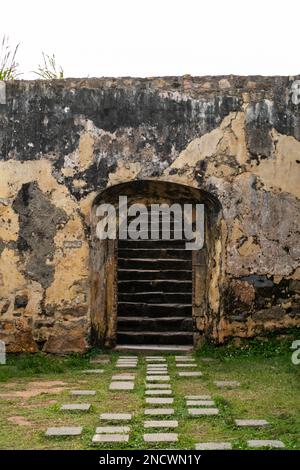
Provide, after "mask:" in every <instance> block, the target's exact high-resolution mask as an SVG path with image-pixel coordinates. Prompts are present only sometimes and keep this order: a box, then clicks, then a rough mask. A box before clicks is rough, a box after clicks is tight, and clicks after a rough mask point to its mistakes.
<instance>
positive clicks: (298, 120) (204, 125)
mask: <svg viewBox="0 0 300 470" xmlns="http://www.w3.org/2000/svg"><path fill="white" fill-rule="evenodd" d="M122 191H123V192H124V191H125V194H128V196H129V197H130V198H131V200H133V201H135V200H137V201H139V200H143V199H146V200H149V198H150V199H151V200H153V201H155V200H156V201H160V200H162V201H165V200H172V201H176V200H178V202H182V201H184V200H185V199H190V198H193V199H194V200H199V201H202V202H203V203H204V204H205V206H206V214H207V233H208V235H207V239H206V244H205V246H204V248H203V250H202V251H200V252H199V253H193V267H192V278H193V288H192V317H193V341H194V344H195V345H197V344H199V343H201V341H202V340H203V339H204V338H206V339H208V340H211V341H213V342H215V343H222V342H224V341H227V340H229V339H230V338H248V337H254V336H263V335H264V334H266V332H269V331H273V330H274V331H282V330H283V329H285V328H288V327H294V326H298V327H299V325H300V302H299V299H300V243H299V238H300V217H299V212H300V200H299V199H300V78H299V77H236V76H227V77H190V76H184V77H169V78H150V79H132V78H119V79H112V78H106V79H83V80H79V79H78V80H77V79H76V80H74V79H68V80H56V81H40V80H39V81H15V82H8V83H6V85H5V84H4V83H3V82H2V83H0V339H2V340H4V341H5V342H6V345H7V349H8V350H9V351H12V352H20V351H30V352H34V351H38V350H39V349H42V350H43V351H46V352H54V353H65V352H73V351H77V352H78V351H79V352H81V351H84V350H85V349H86V348H88V347H89V346H90V345H91V344H100V345H101V344H102V345H103V344H105V345H107V346H109V347H112V346H114V345H115V343H116V341H117V335H118V313H117V299H118V292H117V290H118V279H117V267H116V266H117V248H116V245H115V244H111V243H109V242H99V241H96V239H95V233H94V232H95V224H94V215H95V211H94V208H95V204H97V202H98V201H101V200H116V198H117V196H118V194H121V193H122ZM123 295H124V296H125V298H126V292H125V293H124V292H123ZM166 328H167V323H166Z"/></svg>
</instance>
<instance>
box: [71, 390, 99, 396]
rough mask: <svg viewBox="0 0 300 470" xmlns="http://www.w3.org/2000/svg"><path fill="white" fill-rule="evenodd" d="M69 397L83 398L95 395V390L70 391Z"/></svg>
mask: <svg viewBox="0 0 300 470" xmlns="http://www.w3.org/2000/svg"><path fill="white" fill-rule="evenodd" d="M70 395H75V396H81V395H82V396H84V395H96V391H95V390H71V391H70Z"/></svg>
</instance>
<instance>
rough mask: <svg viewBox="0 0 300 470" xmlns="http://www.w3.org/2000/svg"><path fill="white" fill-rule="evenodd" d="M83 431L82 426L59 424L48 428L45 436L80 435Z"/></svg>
mask: <svg viewBox="0 0 300 470" xmlns="http://www.w3.org/2000/svg"><path fill="white" fill-rule="evenodd" d="M81 433H82V427H81V426H73V427H72V426H59V427H55V428H48V429H47V431H46V433H45V436H80V434H81Z"/></svg>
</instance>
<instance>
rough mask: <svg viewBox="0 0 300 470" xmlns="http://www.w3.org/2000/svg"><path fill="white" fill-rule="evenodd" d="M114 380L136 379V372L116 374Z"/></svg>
mask: <svg viewBox="0 0 300 470" xmlns="http://www.w3.org/2000/svg"><path fill="white" fill-rule="evenodd" d="M111 379H112V380H134V379H135V374H114V375H113V376H112V378H111Z"/></svg>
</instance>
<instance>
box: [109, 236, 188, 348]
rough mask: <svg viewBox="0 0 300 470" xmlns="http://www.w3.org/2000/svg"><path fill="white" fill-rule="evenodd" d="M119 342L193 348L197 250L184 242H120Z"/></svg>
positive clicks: (146, 346)
mask: <svg viewBox="0 0 300 470" xmlns="http://www.w3.org/2000/svg"><path fill="white" fill-rule="evenodd" d="M117 343H118V346H122V349H124V347H125V345H127V346H128V347H129V348H130V347H131V346H134V345H136V346H138V345H140V346H141V348H143V346H145V349H146V350H147V349H149V347H150V346H157V347H159V346H168V348H167V349H170V347H171V346H174V349H175V350H178V348H179V349H180V346H182V350H189V349H190V348H191V346H192V344H193V323H192V252H191V251H189V250H186V249H185V241H184V240H168V241H166V240H155V241H153V240H137V241H133V240H119V245H118V334H117Z"/></svg>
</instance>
